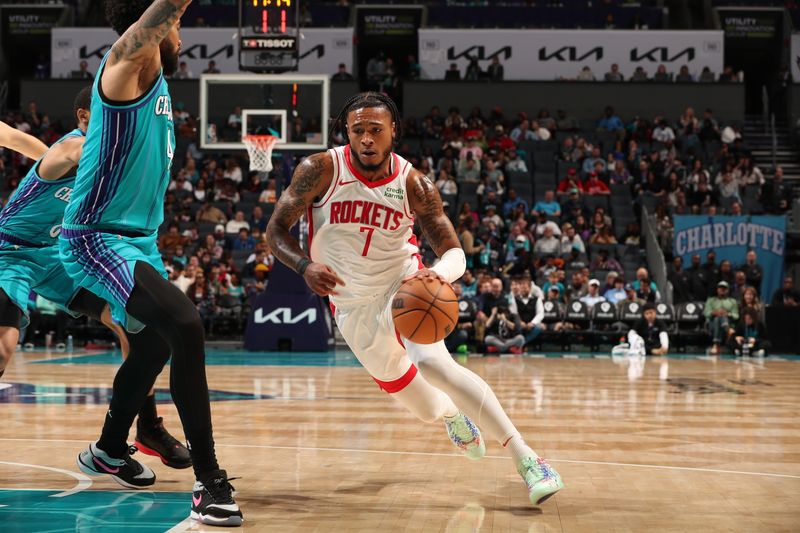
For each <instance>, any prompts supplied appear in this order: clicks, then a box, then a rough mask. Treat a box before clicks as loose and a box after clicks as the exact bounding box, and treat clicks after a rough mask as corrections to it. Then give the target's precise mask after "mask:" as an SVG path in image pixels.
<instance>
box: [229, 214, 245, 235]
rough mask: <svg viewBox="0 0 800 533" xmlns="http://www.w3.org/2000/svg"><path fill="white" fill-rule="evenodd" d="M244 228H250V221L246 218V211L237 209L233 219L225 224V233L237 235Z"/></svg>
mask: <svg viewBox="0 0 800 533" xmlns="http://www.w3.org/2000/svg"><path fill="white" fill-rule="evenodd" d="M242 228H244V229H246V230H248V231H249V230H250V223H249V222H247V220H245V218H244V211H237V212H236V214H235V215H234V218H233V219H232V220H229V221H228V223H227V224H226V225H225V233H227V234H229V235H237V234H238V233H239V230H241V229H242Z"/></svg>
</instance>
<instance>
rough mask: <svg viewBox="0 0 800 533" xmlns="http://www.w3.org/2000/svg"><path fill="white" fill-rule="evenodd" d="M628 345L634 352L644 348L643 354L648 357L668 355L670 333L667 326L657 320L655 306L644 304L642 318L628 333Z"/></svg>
mask: <svg viewBox="0 0 800 533" xmlns="http://www.w3.org/2000/svg"><path fill="white" fill-rule="evenodd" d="M628 343H629V344H630V346H631V348H632V349H633V350H637V348H638V347H642V348H643V354H646V355H666V354H667V352H668V351H669V333H668V329H667V325H666V324H665V323H664V322H663V321H661V320H658V318H657V315H656V306H655V304H652V303H646V304H644V307H643V308H642V317H641V318H640V319H639V320H638V321H636V323H635V324H634V325H633V327H632V328H631V330H630V331H629V332H628Z"/></svg>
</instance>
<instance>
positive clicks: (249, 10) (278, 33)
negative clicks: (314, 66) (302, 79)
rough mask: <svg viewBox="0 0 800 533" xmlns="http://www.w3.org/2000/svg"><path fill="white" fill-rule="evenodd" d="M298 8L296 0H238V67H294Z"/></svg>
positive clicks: (272, 69) (271, 69) (264, 69)
mask: <svg viewBox="0 0 800 533" xmlns="http://www.w3.org/2000/svg"><path fill="white" fill-rule="evenodd" d="M299 9H300V2H299V0H239V39H240V42H239V66H240V68H241V69H242V70H249V71H251V72H286V71H291V70H297V61H298V37H299V35H298V33H299V27H298V19H299V17H298V14H299Z"/></svg>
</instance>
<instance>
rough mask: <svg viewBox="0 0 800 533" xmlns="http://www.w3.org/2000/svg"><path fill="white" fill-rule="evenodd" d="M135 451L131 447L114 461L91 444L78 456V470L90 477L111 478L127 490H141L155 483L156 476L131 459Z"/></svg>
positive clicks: (144, 466)
mask: <svg viewBox="0 0 800 533" xmlns="http://www.w3.org/2000/svg"><path fill="white" fill-rule="evenodd" d="M136 451H137V450H136V446H131V447H130V448H129V449H128V452H127V453H126V454H125V455H124V456H123V457H122V458H120V459H116V458H114V457H111V456H110V455H108V454H107V453H106V452H104V451H103V450H101V449H100V448H98V447H97V445H95V444H94V443H92V444H90V445H89V447H88V448H86V449H85V450H83V451H82V452H81V453H79V454H78V468H80V469H81V472H83V473H84V474H88V475H90V476H111V477H112V478H113V479H114V481H116V482H117V483H119V484H120V485H122V486H123V487H127V488H129V489H143V488H145V487H149V486H150V485H152V484H153V483H155V482H156V475H155V474H154V473H153V471H152V470H150V469H149V468H148V467H147V465H143V464H142V463H140V462H139V461H137V460H136V459H131V454H133V453H136Z"/></svg>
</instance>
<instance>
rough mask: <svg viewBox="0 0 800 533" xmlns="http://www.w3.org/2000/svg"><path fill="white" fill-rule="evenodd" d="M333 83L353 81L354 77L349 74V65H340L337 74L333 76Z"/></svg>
mask: <svg viewBox="0 0 800 533" xmlns="http://www.w3.org/2000/svg"><path fill="white" fill-rule="evenodd" d="M331 79H332V80H333V81H351V80H352V79H353V75H352V74H350V73H349V72H347V65H345V64H344V63H339V69H338V70H337V71H336V73H335V74H334V75H333V76H331Z"/></svg>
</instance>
